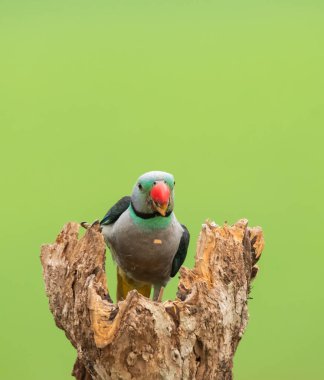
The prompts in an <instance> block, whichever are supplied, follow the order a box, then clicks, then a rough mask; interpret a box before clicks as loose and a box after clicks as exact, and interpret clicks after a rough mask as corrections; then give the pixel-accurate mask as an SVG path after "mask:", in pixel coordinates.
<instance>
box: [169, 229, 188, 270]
mask: <svg viewBox="0 0 324 380" xmlns="http://www.w3.org/2000/svg"><path fill="white" fill-rule="evenodd" d="M181 227H182V228H183V233H182V236H181V239H180V244H179V248H178V250H177V253H176V254H175V256H174V259H173V262H172V268H171V274H170V276H171V277H174V276H175V275H176V274H177V273H178V271H179V269H180V267H181V265H182V264H183V262H184V261H185V258H186V256H187V251H188V246H189V240H190V234H189V231H188V230H187V227H186V226H184V225H183V224H181Z"/></svg>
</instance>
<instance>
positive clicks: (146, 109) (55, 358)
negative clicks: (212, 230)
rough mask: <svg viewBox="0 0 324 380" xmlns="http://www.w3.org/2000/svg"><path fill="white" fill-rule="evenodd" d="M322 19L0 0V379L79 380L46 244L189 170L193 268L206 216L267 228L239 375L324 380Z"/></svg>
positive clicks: (276, 6) (282, 11) (234, 6)
mask: <svg viewBox="0 0 324 380" xmlns="http://www.w3.org/2000/svg"><path fill="white" fill-rule="evenodd" d="M323 16H324V3H323V1H315V0H313V1H311V0H308V1H306V0H305V1H301V0H300V1H298V0H296V1H292V0H291V1H289V0H278V1H265V0H258V1H256V0H255V1H244V2H243V1H241V0H240V1H239V0H235V1H234V0H233V1H225V0H224V1H178V0H174V1H162V0H161V1H157V0H152V1H142V0H139V1H108V0H105V1H102V0H92V1H90V0H89V1H82V0H77V1H76V0H75V1H71V0H64V1H62V0H56V1H45V0H38V1H37V0H33V1H32V0H28V1H17V0H1V1H0V128H1V140H0V158H1V188H0V192H1V197H0V200H1V221H0V224H1V225H0V231H1V259H0V266H1V308H0V329H1V330H0V378H1V379H5V380H12V379H14V380H16V379H31V380H37V379H53V380H54V379H55V380H57V379H70V378H71V377H70V372H71V368H72V365H73V362H74V358H75V351H74V349H73V348H72V346H71V345H70V343H69V342H68V341H67V339H66V338H65V336H64V333H63V332H62V331H61V330H58V329H57V328H56V327H55V325H54V322H53V318H52V316H51V314H50V312H49V309H48V302H47V299H46V297H45V294H44V285H43V281H42V272H41V265H40V261H39V251H40V245H41V244H42V243H47V242H52V241H53V240H54V239H55V236H56V235H57V233H58V232H59V231H60V229H61V228H62V226H63V224H64V223H65V222H67V221H70V220H76V221H81V220H88V221H93V220H94V219H96V218H100V217H102V216H103V215H104V213H105V212H106V210H107V209H108V208H109V207H110V206H111V205H112V204H113V203H114V202H115V201H116V200H117V199H119V197H120V196H123V195H126V194H129V192H130V190H131V188H132V186H133V184H134V182H135V180H136V178H137V177H138V176H139V175H140V174H142V173H144V172H146V171H149V170H156V169H159V170H165V171H169V172H171V173H173V174H174V175H175V178H176V181H177V188H176V214H177V217H178V219H179V220H180V221H181V222H182V223H185V224H186V225H187V226H188V227H189V230H190V231H191V235H192V242H191V246H190V252H189V255H188V258H187V260H186V265H187V266H189V267H190V266H192V264H193V256H194V251H195V243H196V239H197V235H198V233H199V230H200V226H201V223H203V221H204V220H205V218H212V219H214V220H215V221H216V222H217V223H223V221H225V220H227V221H228V222H230V223H233V222H235V221H236V220H237V219H239V218H242V217H246V218H248V219H249V222H250V225H252V226H254V225H261V226H262V227H263V229H264V233H265V238H266V249H265V251H264V255H263V258H262V260H261V261H260V267H261V270H260V273H259V276H258V278H257V280H256V282H255V284H254V287H253V291H252V294H251V296H252V297H253V300H251V301H250V302H249V310H250V315H251V318H250V322H249V325H248V328H247V331H246V333H245V335H244V338H243V340H242V342H241V344H240V346H239V349H238V351H237V355H236V357H235V364H234V375H235V379H237V380H247V379H249V380H251V379H263V380H273V379H294V380H299V379H322V378H324V364H323V341H324V332H323V312H324V297H323V264H324V259H323V248H322V240H323V231H322V227H323V211H324V210H323V163H324V162H323V161H324V160H323V137H324V132H323V127H324V125H323V122H324V108H323V106H324V97H323V95H324V94H323V92H324V72H323V71H324V49H323V46H324V39H323V37H324V17H323ZM108 267H109V268H108V274H109V286H110V288H111V289H114V288H115V283H114V281H115V274H114V268H113V267H112V266H111V262H109V263H108ZM176 285H177V281H176V280H174V281H172V283H171V284H170V285H169V286H168V288H167V291H166V295H165V296H166V298H172V297H174V296H175V292H176Z"/></svg>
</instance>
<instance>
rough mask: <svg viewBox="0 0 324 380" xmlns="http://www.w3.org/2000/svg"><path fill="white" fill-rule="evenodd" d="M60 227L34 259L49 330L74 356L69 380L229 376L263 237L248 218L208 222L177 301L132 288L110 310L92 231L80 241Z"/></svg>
mask: <svg viewBox="0 0 324 380" xmlns="http://www.w3.org/2000/svg"><path fill="white" fill-rule="evenodd" d="M79 228H80V225H79V224H78V223H72V222H71V223H68V224H66V225H65V227H64V228H63V230H62V231H61V233H60V234H59V235H58V237H57V239H56V241H55V243H54V244H48V245H44V246H43V247H42V253H41V262H42V266H43V276H44V280H45V285H46V293H47V296H48V298H49V305H50V309H51V311H52V313H53V316H54V319H55V322H56V325H57V326H58V327H59V328H61V329H63V330H64V331H65V334H66V336H67V338H68V339H69V340H70V342H71V343H72V344H73V346H74V347H75V348H76V350H77V361H76V363H75V365H74V369H73V375H74V376H75V377H76V379H78V380H81V379H82V380H86V379H89V380H90V379H95V380H108V379H112V380H115V379H116V380H117V379H122V380H131V379H136V380H141V379H145V380H147V379H153V380H154V379H166V380H172V379H196V380H200V379H204V380H206V379H217V380H223V379H224V380H225V379H226V380H228V379H232V367H233V356H234V353H235V350H236V348H237V345H238V343H239V341H240V339H241V337H242V334H243V332H244V330H245V327H246V324H247V321H248V309H247V300H248V294H249V290H250V284H251V281H252V280H253V278H254V277H255V275H256V273H257V266H256V265H255V264H256V262H257V260H258V259H259V257H260V254H261V252H262V249H263V245H264V240H263V234H262V230H261V228H259V227H255V228H248V226H247V220H244V219H243V220H239V221H238V222H237V223H235V224H234V225H233V226H229V225H227V224H225V225H224V226H217V225H216V224H215V223H212V222H209V221H207V222H206V223H205V224H204V225H203V227H202V230H201V232H200V236H199V239H198V244H197V252H196V257H195V266H194V268H193V269H192V270H190V269H187V268H184V267H182V268H181V270H180V282H179V286H178V292H177V299H176V300H174V301H166V302H163V303H158V302H153V301H151V300H150V299H148V298H145V297H144V296H142V295H140V294H139V293H137V291H135V290H134V291H132V292H130V293H129V294H128V296H127V298H126V299H125V300H124V301H121V302H119V303H118V304H117V305H116V304H114V303H113V302H112V300H111V298H110V296H109V292H108V289H107V284H106V274H105V243H104V239H103V237H102V234H101V233H100V228H99V226H98V225H93V226H91V227H90V228H89V229H87V231H86V233H85V235H84V236H83V237H82V238H81V239H79V238H78V234H79Z"/></svg>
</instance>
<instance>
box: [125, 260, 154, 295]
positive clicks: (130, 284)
mask: <svg viewBox="0 0 324 380" xmlns="http://www.w3.org/2000/svg"><path fill="white" fill-rule="evenodd" d="M133 289H136V290H137V291H138V292H139V293H141V294H143V296H145V297H147V298H150V294H151V285H150V284H143V283H142V282H137V281H134V280H133V279H131V278H129V277H128V276H127V275H126V273H125V272H124V271H123V270H122V269H120V268H119V267H117V301H121V300H124V299H125V298H126V296H127V293H128V292H130V291H131V290H133Z"/></svg>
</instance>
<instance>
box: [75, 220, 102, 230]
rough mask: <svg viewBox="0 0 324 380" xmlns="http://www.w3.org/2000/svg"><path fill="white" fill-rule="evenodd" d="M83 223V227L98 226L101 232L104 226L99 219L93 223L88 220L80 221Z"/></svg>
mask: <svg viewBox="0 0 324 380" xmlns="http://www.w3.org/2000/svg"><path fill="white" fill-rule="evenodd" d="M80 224H81V226H82V227H83V228H85V229H86V230H88V229H89V228H92V227H97V228H98V230H99V231H100V232H101V230H102V227H101V226H100V221H99V219H96V220H95V221H94V222H93V223H91V224H90V223H88V222H81V223H80Z"/></svg>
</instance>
